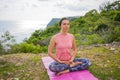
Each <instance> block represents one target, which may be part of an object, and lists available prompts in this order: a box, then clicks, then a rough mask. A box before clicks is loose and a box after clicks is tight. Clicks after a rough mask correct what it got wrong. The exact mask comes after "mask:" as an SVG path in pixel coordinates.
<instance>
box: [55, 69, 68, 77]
mask: <svg viewBox="0 0 120 80" xmlns="http://www.w3.org/2000/svg"><path fill="white" fill-rule="evenodd" d="M68 72H69V70H68V69H67V70H64V71H61V72H58V73H57V74H56V75H57V76H59V75H62V74H65V73H68Z"/></svg>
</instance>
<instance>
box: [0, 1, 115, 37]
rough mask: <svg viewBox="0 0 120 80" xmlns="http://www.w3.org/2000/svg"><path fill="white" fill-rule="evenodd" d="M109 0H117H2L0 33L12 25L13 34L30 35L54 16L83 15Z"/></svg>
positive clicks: (0, 5) (0, 4)
mask: <svg viewBox="0 0 120 80" xmlns="http://www.w3.org/2000/svg"><path fill="white" fill-rule="evenodd" d="M108 1H110V2H113V1H115V0H0V29H1V30H0V33H1V32H4V31H6V30H8V27H11V28H10V29H9V31H10V32H11V33H12V34H13V35H15V34H16V35H15V36H17V37H20V35H26V37H29V36H30V34H31V33H32V32H34V30H36V29H40V28H45V27H46V25H47V24H48V22H49V21H50V20H51V19H52V18H61V17H65V16H83V15H84V14H85V13H86V12H88V11H90V10H92V9H97V10H99V5H101V4H102V3H105V2H108ZM3 23H4V24H3ZM11 23H12V24H11ZM3 26H4V28H3ZM28 34H29V35H28Z"/></svg>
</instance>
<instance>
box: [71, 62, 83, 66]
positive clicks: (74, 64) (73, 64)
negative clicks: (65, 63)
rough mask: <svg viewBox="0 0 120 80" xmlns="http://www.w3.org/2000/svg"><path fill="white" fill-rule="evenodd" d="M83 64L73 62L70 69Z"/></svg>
mask: <svg viewBox="0 0 120 80" xmlns="http://www.w3.org/2000/svg"><path fill="white" fill-rule="evenodd" d="M79 64H82V62H73V63H72V64H70V67H74V66H76V65H79Z"/></svg>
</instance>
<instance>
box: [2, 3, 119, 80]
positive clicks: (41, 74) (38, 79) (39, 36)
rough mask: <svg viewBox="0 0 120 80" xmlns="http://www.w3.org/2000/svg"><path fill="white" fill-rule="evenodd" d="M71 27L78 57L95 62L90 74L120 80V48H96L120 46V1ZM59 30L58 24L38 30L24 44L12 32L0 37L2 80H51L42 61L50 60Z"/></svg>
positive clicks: (110, 79) (84, 17)
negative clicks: (13, 79)
mask: <svg viewBox="0 0 120 80" xmlns="http://www.w3.org/2000/svg"><path fill="white" fill-rule="evenodd" d="M70 23H71V28H70V31H69V32H70V33H72V34H74V35H75V38H76V43H77V47H78V53H77V57H85V58H89V59H90V60H91V61H92V66H91V67H90V68H89V70H90V72H91V73H93V75H95V76H96V77H97V78H98V79H99V80H120V74H119V71H120V65H119V62H120V44H119V43H117V44H116V45H117V46H115V45H109V46H105V45H102V46H93V44H94V45H95V44H96V45H98V44H106V45H107V44H111V43H113V42H120V1H115V2H113V3H109V2H108V3H106V4H103V5H101V6H100V13H99V12H98V11H97V10H95V9H93V10H91V11H89V12H87V13H86V14H85V15H84V16H80V17H79V18H75V19H71V20H70ZM59 30H60V28H59V26H58V23H56V24H55V25H53V26H50V27H47V28H46V30H36V31H35V32H34V33H32V35H31V36H30V38H29V39H25V40H24V41H23V42H22V43H20V44H17V43H16V42H15V39H14V37H13V36H11V34H10V33H9V32H8V31H7V32H5V33H4V34H0V55H1V56H0V79H1V80H4V79H5V80H11V79H12V78H18V79H19V80H49V78H48V76H47V73H46V70H45V68H44V65H43V64H42V61H41V58H42V57H43V56H48V55H47V54H46V53H47V48H48V44H49V41H50V39H51V37H52V36H53V35H54V34H56V33H58V32H59ZM14 53H15V54H14ZM27 53H28V54H27ZM33 53H34V54H33ZM5 54H7V55H5Z"/></svg>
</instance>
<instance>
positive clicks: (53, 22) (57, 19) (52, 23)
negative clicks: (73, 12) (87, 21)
mask: <svg viewBox="0 0 120 80" xmlns="http://www.w3.org/2000/svg"><path fill="white" fill-rule="evenodd" d="M66 18H68V19H69V20H72V19H76V18H79V16H72V17H66ZM60 19H61V18H52V19H51V21H50V22H49V23H48V24H47V27H49V26H53V25H54V24H56V23H58V22H59V21H60Z"/></svg>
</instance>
